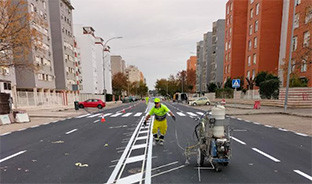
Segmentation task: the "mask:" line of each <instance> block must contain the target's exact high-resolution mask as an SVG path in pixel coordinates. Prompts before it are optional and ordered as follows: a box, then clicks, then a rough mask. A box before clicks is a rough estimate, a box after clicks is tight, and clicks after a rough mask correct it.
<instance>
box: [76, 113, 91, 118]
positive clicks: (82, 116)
mask: <svg viewBox="0 0 312 184" xmlns="http://www.w3.org/2000/svg"><path fill="white" fill-rule="evenodd" d="M89 115H90V114H84V115H81V116H78V117H76V118H84V117H86V116H89Z"/></svg>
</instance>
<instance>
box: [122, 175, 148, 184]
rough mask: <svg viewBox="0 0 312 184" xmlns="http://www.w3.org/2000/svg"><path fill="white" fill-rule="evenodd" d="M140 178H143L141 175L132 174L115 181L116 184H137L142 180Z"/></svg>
mask: <svg viewBox="0 0 312 184" xmlns="http://www.w3.org/2000/svg"><path fill="white" fill-rule="evenodd" d="M142 177H143V173H137V174H133V175H130V176H127V177H124V178H121V179H119V180H117V182H116V184H121V183H122V184H128V183H137V182H139V181H141V180H142Z"/></svg>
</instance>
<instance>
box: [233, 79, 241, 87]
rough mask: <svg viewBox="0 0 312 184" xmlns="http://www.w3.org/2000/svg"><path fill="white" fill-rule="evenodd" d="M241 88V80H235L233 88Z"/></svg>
mask: <svg viewBox="0 0 312 184" xmlns="http://www.w3.org/2000/svg"><path fill="white" fill-rule="evenodd" d="M239 87H240V79H233V80H232V88H239Z"/></svg>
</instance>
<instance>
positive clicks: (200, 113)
mask: <svg viewBox="0 0 312 184" xmlns="http://www.w3.org/2000/svg"><path fill="white" fill-rule="evenodd" d="M196 113H197V114H199V115H201V116H202V115H204V113H202V112H196Z"/></svg>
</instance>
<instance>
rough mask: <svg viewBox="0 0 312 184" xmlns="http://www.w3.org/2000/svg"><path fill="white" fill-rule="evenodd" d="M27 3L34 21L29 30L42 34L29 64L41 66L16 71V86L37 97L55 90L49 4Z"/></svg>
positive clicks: (31, 0)
mask: <svg viewBox="0 0 312 184" xmlns="http://www.w3.org/2000/svg"><path fill="white" fill-rule="evenodd" d="M27 3H28V6H27V7H25V8H26V9H25V10H26V11H28V12H29V13H31V14H33V20H30V21H29V30H31V29H36V30H37V31H38V32H39V33H41V34H42V40H41V41H39V42H40V43H39V45H40V46H38V45H37V46H36V45H34V44H33V45H32V48H31V50H30V52H29V55H28V57H27V58H29V61H28V62H29V63H32V64H35V65H37V66H40V70H39V71H33V70H32V71H31V70H18V69H16V70H18V71H16V85H17V89H18V90H28V91H34V92H35V95H36V92H37V91H39V92H48V93H49V92H51V91H54V90H55V75H54V65H53V54H52V41H51V29H50V18H49V16H50V14H49V3H48V2H47V1H46V0H41V1H38V0H27ZM37 20H40V23H39V22H38V21H37Z"/></svg>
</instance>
